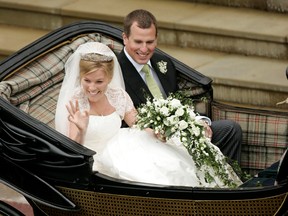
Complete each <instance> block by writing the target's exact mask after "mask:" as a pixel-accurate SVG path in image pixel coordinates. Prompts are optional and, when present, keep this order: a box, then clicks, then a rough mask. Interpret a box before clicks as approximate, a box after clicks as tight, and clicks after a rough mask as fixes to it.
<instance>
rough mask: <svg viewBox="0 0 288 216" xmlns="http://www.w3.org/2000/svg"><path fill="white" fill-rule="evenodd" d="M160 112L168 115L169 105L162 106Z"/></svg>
mask: <svg viewBox="0 0 288 216" xmlns="http://www.w3.org/2000/svg"><path fill="white" fill-rule="evenodd" d="M160 113H161V114H162V115H164V116H168V114H169V109H168V108H167V107H161V109H160Z"/></svg>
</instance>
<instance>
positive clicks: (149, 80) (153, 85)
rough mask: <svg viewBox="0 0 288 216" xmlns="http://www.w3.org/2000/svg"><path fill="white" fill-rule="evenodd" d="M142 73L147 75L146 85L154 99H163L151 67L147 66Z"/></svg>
mask: <svg viewBox="0 0 288 216" xmlns="http://www.w3.org/2000/svg"><path fill="white" fill-rule="evenodd" d="M142 71H143V72H144V73H145V76H146V83H147V86H148V88H149V90H150V92H151V93H152V95H153V97H154V98H162V97H163V96H162V93H161V91H160V89H159V86H158V85H157V83H156V81H155V80H154V79H153V77H152V74H151V73H150V68H149V65H148V64H145V65H144V66H143V68H142Z"/></svg>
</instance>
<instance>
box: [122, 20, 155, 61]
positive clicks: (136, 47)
mask: <svg viewBox="0 0 288 216" xmlns="http://www.w3.org/2000/svg"><path fill="white" fill-rule="evenodd" d="M123 40H124V45H125V49H126V51H127V52H128V54H129V55H130V56H131V57H132V58H133V59H134V61H136V62H137V63H138V64H146V63H147V62H148V61H149V59H150V58H151V57H152V55H153V53H154V50H155V48H156V46H157V37H156V28H155V26H154V25H151V26H150V27H149V28H145V29H142V28H139V27H138V25H137V22H134V23H133V24H132V26H131V29H130V35H126V34H125V33H123Z"/></svg>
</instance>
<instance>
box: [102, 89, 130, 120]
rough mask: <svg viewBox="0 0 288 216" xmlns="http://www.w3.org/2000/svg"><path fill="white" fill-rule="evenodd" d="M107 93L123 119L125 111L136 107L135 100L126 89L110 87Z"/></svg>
mask: <svg viewBox="0 0 288 216" xmlns="http://www.w3.org/2000/svg"><path fill="white" fill-rule="evenodd" d="M105 95H106V97H107V98H108V101H109V103H110V104H111V105H112V106H113V107H114V108H115V110H116V112H117V114H118V115H119V116H120V117H121V119H122V120H123V118H124V116H125V113H128V112H130V111H131V110H133V109H134V105H133V102H132V100H131V98H130V97H129V95H128V94H127V92H126V91H125V90H124V89H121V88H111V87H108V89H107V91H106V92H105Z"/></svg>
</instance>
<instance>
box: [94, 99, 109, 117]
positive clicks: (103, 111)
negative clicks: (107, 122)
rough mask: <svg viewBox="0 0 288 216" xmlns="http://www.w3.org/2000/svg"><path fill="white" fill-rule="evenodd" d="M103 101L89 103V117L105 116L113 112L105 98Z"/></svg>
mask: <svg viewBox="0 0 288 216" xmlns="http://www.w3.org/2000/svg"><path fill="white" fill-rule="evenodd" d="M103 100H104V101H103V102H90V106H91V107H90V115H96V116H106V115H109V114H111V113H112V112H113V111H112V108H113V107H112V106H111V105H110V103H109V102H108V100H107V98H106V97H105V99H103Z"/></svg>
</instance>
